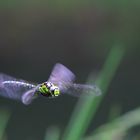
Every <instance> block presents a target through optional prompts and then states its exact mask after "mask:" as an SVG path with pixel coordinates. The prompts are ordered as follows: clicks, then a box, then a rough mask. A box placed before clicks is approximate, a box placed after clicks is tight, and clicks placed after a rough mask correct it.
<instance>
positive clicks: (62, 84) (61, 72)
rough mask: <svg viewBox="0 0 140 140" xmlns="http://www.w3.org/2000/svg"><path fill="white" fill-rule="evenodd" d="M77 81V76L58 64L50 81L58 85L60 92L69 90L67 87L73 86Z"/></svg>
mask: <svg viewBox="0 0 140 140" xmlns="http://www.w3.org/2000/svg"><path fill="white" fill-rule="evenodd" d="M74 80H75V75H74V74H73V73H72V72H71V71H70V70H69V69H68V68H66V67H65V66H64V65H62V64H60V63H57V64H56V65H55V66H54V68H53V70H52V73H51V75H50V78H49V80H48V81H50V82H52V83H54V84H56V85H57V86H58V87H59V88H60V91H65V90H67V85H68V84H72V83H73V82H74Z"/></svg>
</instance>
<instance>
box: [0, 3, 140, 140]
mask: <svg viewBox="0 0 140 140" xmlns="http://www.w3.org/2000/svg"><path fill="white" fill-rule="evenodd" d="M139 13H140V1H137V0H134V1H128V0H127V1H123V0H118V1H113V0H107V1H104V0H85V1H83V0H81V1H80V0H59V1H58V0H46V1H44V0H1V1H0V68H1V69H0V72H3V73H6V74H9V75H11V76H14V77H17V78H21V79H25V80H29V81H33V82H37V83H40V82H42V81H45V80H47V79H48V77H49V75H50V71H51V68H52V67H53V65H54V64H55V63H57V62H60V63H62V64H64V65H66V66H67V67H68V68H70V69H71V70H72V71H73V72H74V73H75V74H76V77H77V79H76V80H77V81H78V82H81V83H82V82H84V81H85V80H86V79H87V76H88V75H89V73H90V72H91V71H93V75H94V76H91V77H90V78H91V81H92V80H93V81H94V79H100V75H99V73H100V74H101V75H103V76H101V79H102V80H101V88H103V89H102V90H103V92H106V93H107V94H106V95H105V94H104V95H105V96H104V95H102V96H101V97H100V98H96V99H94V102H93V104H92V105H93V109H92V108H91V107H90V109H87V110H86V106H84V104H83V105H81V107H82V108H84V109H85V110H86V111H87V112H90V111H91V112H90V113H91V115H89V116H88V114H86V113H85V112H86V111H83V116H80V115H79V116H80V117H81V118H82V117H83V118H84V119H83V120H84V121H83V122H84V123H85V127H84V128H75V129H77V131H78V134H79V133H80V135H81V134H82V135H84V133H85V131H86V130H87V128H88V130H87V131H88V132H91V131H92V130H93V129H94V130H96V128H97V127H99V126H102V125H103V124H104V123H106V121H107V120H108V116H109V115H108V114H109V113H108V112H109V110H110V108H111V107H112V105H114V104H117V105H119V107H120V109H121V111H122V112H121V113H120V115H122V114H123V113H125V112H128V111H130V110H132V109H134V108H136V107H139V99H140V94H139V93H140V88H139V71H140V63H139V60H140V55H139V54H140V53H139V52H140V47H139V46H140V39H139V38H140V27H139V25H140V18H139ZM113 45H116V46H117V45H119V47H120V46H121V45H122V47H123V48H122V49H125V55H124V58H123V61H122V62H121V65H120V67H119V68H118V70H117V71H116V73H114V74H115V75H114V74H113V75H112V76H111V77H109V76H110V74H111V72H112V71H115V69H117V68H115V67H114V66H115V63H113V61H115V62H116V61H118V58H119V57H120V58H121V54H120V56H117V55H114V56H112V58H111V59H110V62H109V63H108V64H105V65H107V67H108V68H109V69H107V70H106V71H105V72H102V70H104V69H102V66H103V64H104V62H105V60H106V58H107V56H108V54H109V51H110V49H111V47H112V46H113ZM120 48H121V47H120ZM120 50H121V49H120ZM110 63H111V65H110ZM114 68H115V69H114ZM102 73H103V74H102ZM112 77H114V78H113V79H112ZM109 79H110V80H111V81H110V80H109ZM99 81H100V80H99ZM102 81H103V83H102ZM97 83H99V85H100V82H97ZM102 86H103V87H102ZM106 88H107V89H106ZM106 90H107V91H106ZM101 99H103V100H102V102H101V103H100V105H101V106H100V107H99V108H98V109H97V108H96V105H97V104H98V103H97V102H100V100H101ZM91 100H92V99H91ZM76 102H77V98H72V97H69V96H61V97H60V98H57V99H54V100H47V99H44V98H43V99H42V98H41V99H38V100H36V101H35V102H33V104H31V105H30V106H29V107H24V106H23V105H22V104H20V103H17V102H13V101H10V100H8V99H4V98H0V106H2V107H4V108H5V107H6V108H8V109H9V110H12V115H11V119H10V120H9V123H8V125H7V123H5V122H6V120H8V117H9V114H7V116H4V117H2V115H1V117H2V119H0V120H1V121H2V122H3V123H4V125H1V124H3V123H1V124H0V128H1V130H0V138H1V139H4V138H3V135H4V136H5V133H6V135H7V140H9V139H10V140H19V139H20V140H38V139H39V140H42V139H43V138H44V134H46V132H45V131H46V129H47V134H46V137H45V138H46V139H59V136H60V135H61V136H64V132H65V131H64V130H65V128H66V127H67V124H68V122H69V119H70V117H71V112H72V110H73V108H74V107H75V104H76ZM91 102H92V101H91ZM89 104H90V102H89ZM87 106H88V105H87ZM79 110H80V109H79ZM79 110H78V111H77V113H78V112H79V114H82V113H80V111H79ZM81 110H82V109H81ZM118 112H119V111H118ZM1 114H5V112H2V113H1ZM111 114H112V115H110V117H109V120H113V119H112V117H113V116H117V112H116V111H114V113H111ZM5 115H6V114H5ZM127 115H128V116H129V115H130V114H129V113H128V114H127ZM86 116H88V118H86ZM130 116H131V115H130ZM120 118H121V117H120ZM3 119H5V121H3ZM76 119H77V120H78V121H77V122H76V123H75V124H74V125H76V124H77V123H79V124H80V125H79V126H83V124H82V122H80V121H79V118H77V117H75V120H76ZM86 119H87V123H86V122H85V120H86ZM91 120H92V121H91ZM126 121H127V120H126ZM128 121H130V122H132V123H133V118H132V121H131V118H130V120H129V119H128ZM124 122H125V121H124ZM116 123H118V124H119V125H118V127H120V126H121V125H120V122H119V120H118V119H117V121H116V122H115V125H116ZM138 123H139V122H138ZM111 124H112V121H111V122H110V121H109V122H108V124H107V125H106V126H107V127H106V126H105V127H104V129H99V130H102V131H103V132H101V131H100V132H99V131H98V132H97V133H98V134H97V133H95V132H96V131H94V133H93V136H92V137H88V136H87V139H88V138H93V137H94V138H95V137H96V136H97V137H100V138H101V137H102V136H101V135H102V133H103V135H108V134H109V132H110V129H108V126H110V125H111ZM113 124H114V123H113ZM6 125H7V129H5V127H6ZM133 125H134V124H132V125H131V126H130V127H133ZM51 126H58V128H60V130H61V131H60V130H59V129H57V128H56V129H50V131H48V130H49V128H51ZM72 126H73V124H71V127H72ZM111 128H112V129H113V130H112V131H113V133H112V134H113V135H114V133H116V134H118V136H120V139H123V140H126V139H127V138H126V137H125V136H126V134H129V135H128V137H129V139H130V137H131V132H132V131H131V129H129V131H128V129H127V128H126V129H125V128H122V129H123V130H122V129H121V130H120V131H119V129H117V128H116V127H115V126H114V127H112V126H111ZM79 129H82V130H79ZM66 130H67V129H66ZM71 131H72V130H71ZM134 131H135V130H134ZM60 132H61V133H60ZM88 132H87V134H89V133H88ZM53 133H54V135H53ZM125 133H126V134H125ZM99 135H100V136H99ZM124 135H125V136H124ZM53 136H54V137H53ZM123 136H124V137H123ZM105 137H106V136H105ZM107 138H108V139H111V136H109V135H108V136H107ZM46 139H45V140H46ZM137 139H138V140H139V137H138V138H137ZM137 139H136V140H137ZM113 140H114V139H113ZM117 140H119V138H118V137H117Z"/></svg>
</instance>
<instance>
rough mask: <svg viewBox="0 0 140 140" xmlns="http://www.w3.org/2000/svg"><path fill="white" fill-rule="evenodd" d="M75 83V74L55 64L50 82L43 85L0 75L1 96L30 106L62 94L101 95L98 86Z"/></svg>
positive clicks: (61, 65)
mask: <svg viewBox="0 0 140 140" xmlns="http://www.w3.org/2000/svg"><path fill="white" fill-rule="evenodd" d="M74 81H75V75H74V74H73V72H72V71H71V70H70V69H68V68H67V67H66V66H64V65H63V64H60V63H57V64H55V66H54V68H53V70H52V72H51V74H50V77H49V78H48V80H47V81H45V82H42V83H41V84H33V83H31V82H28V81H25V80H22V79H16V78H14V77H12V76H9V75H6V74H3V73H0V95H1V96H3V97H6V98H10V99H14V100H19V101H21V102H22V103H23V104H25V105H28V104H30V103H31V102H32V101H33V100H34V99H35V98H37V97H39V96H45V97H47V98H54V97H57V96H59V95H62V94H69V95H72V96H77V97H79V96H81V93H85V94H89V93H91V94H92V95H96V96H99V95H101V90H100V88H99V87H98V86H97V85H95V84H94V85H87V84H78V83H75V82H74Z"/></svg>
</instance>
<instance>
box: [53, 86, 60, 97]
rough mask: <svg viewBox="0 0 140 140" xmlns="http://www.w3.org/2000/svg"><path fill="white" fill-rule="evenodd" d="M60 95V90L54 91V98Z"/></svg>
mask: <svg viewBox="0 0 140 140" xmlns="http://www.w3.org/2000/svg"><path fill="white" fill-rule="evenodd" d="M59 94H60V90H59V89H58V88H56V89H54V96H58V95H59Z"/></svg>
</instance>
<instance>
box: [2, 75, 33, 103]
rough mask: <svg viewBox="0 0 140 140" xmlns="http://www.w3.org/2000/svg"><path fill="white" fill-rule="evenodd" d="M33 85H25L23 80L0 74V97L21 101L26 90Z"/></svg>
mask: <svg viewBox="0 0 140 140" xmlns="http://www.w3.org/2000/svg"><path fill="white" fill-rule="evenodd" d="M34 87H35V85H33V84H30V83H26V82H24V80H18V81H17V79H16V78H13V77H11V76H8V75H6V74H0V95H1V96H4V97H7V98H10V99H15V100H21V96H22V95H23V94H24V93H26V92H27V91H28V90H30V89H32V88H34Z"/></svg>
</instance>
